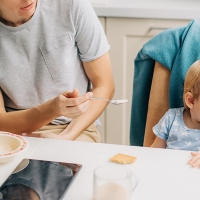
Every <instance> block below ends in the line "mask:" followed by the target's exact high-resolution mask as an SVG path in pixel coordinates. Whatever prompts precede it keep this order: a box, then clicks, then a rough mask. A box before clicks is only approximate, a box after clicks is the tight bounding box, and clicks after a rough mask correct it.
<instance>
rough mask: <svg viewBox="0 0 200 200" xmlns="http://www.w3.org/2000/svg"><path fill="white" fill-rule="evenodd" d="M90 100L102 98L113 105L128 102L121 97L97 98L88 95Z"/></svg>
mask: <svg viewBox="0 0 200 200" xmlns="http://www.w3.org/2000/svg"><path fill="white" fill-rule="evenodd" d="M90 99H91V100H104V101H108V102H109V103H112V104H114V105H119V104H123V103H126V102H128V100H127V99H122V100H109V99H105V98H98V97H90Z"/></svg>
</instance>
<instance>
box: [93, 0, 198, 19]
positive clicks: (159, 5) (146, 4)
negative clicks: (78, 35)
mask: <svg viewBox="0 0 200 200" xmlns="http://www.w3.org/2000/svg"><path fill="white" fill-rule="evenodd" d="M98 1H100V0H98ZM92 5H93V7H94V10H95V12H96V13H97V15H98V16H99V17H100V16H102V17H128V18H129V17H130V18H155V19H158V18H159V19H198V18H199V17H200V1H199V0H111V1H110V3H108V4H107V5H105V6H100V5H95V4H92Z"/></svg>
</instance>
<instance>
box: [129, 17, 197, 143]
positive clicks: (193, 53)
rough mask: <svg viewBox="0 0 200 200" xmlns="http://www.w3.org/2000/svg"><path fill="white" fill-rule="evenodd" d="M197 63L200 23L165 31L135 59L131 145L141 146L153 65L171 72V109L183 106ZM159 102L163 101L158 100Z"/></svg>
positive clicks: (192, 22)
mask: <svg viewBox="0 0 200 200" xmlns="http://www.w3.org/2000/svg"><path fill="white" fill-rule="evenodd" d="M198 59H200V20H192V21H191V22H190V23H189V24H188V25H187V26H184V27H178V28H172V29H168V30H166V31H164V32H162V33H160V34H159V35H157V36H155V37H154V38H152V39H151V40H150V41H149V42H147V43H146V44H145V45H144V46H143V48H142V49H141V50H140V51H139V53H138V55H137V57H136V59H135V68H134V81H133V96H132V108H131V123H130V124H131V127H130V144H131V145H134V146H142V145H143V140H144V132H145V124H146V116H147V109H148V101H149V93H150V88H151V81H152V75H153V70H154V64H155V61H158V62H159V63H161V64H162V65H163V66H165V67H166V68H167V69H169V70H170V71H171V75H170V85H169V102H170V108H176V107H181V106H183V100H182V96H183V84H184V78H185V75H186V72H187V70H188V68H189V67H190V65H191V64H192V63H194V62H195V61H196V60H198ZM161 101H162V99H161Z"/></svg>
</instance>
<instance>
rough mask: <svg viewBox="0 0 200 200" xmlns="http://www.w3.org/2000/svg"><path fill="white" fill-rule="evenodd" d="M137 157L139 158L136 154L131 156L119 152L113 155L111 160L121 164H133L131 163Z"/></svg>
mask: <svg viewBox="0 0 200 200" xmlns="http://www.w3.org/2000/svg"><path fill="white" fill-rule="evenodd" d="M136 159H137V158H136V157H134V156H129V155H125V154H121V153H118V154H116V155H115V156H113V157H112V158H110V159H109V161H111V162H116V163H119V164H131V163H133V162H135V161H136Z"/></svg>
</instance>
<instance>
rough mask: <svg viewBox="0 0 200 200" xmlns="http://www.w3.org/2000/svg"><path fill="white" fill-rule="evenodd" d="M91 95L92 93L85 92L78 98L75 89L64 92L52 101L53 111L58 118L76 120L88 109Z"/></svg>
mask: <svg viewBox="0 0 200 200" xmlns="http://www.w3.org/2000/svg"><path fill="white" fill-rule="evenodd" d="M92 95H93V94H92V92H87V93H85V94H84V95H82V96H79V92H78V90H77V89H75V90H74V91H72V92H70V91H66V92H64V93H62V94H60V95H59V96H58V97H56V98H55V99H54V101H55V110H56V111H57V112H58V115H59V116H65V117H68V118H72V119H74V118H77V117H79V116H80V115H81V114H83V113H84V112H85V111H86V110H87V109H88V107H89V105H90V97H92Z"/></svg>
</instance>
